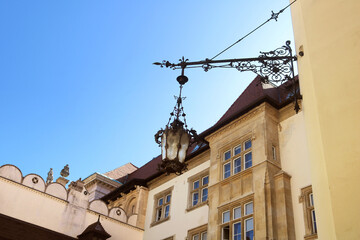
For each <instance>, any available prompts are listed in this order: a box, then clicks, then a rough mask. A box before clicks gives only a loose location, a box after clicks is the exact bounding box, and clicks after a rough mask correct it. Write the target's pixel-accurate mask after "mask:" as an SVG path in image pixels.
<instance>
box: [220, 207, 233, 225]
mask: <svg viewBox="0 0 360 240" xmlns="http://www.w3.org/2000/svg"><path fill="white" fill-rule="evenodd" d="M227 212H228V213H229V221H227V222H224V213H227ZM230 221H231V213H230V210H226V211H223V212H222V224H225V223H228V222H230Z"/></svg>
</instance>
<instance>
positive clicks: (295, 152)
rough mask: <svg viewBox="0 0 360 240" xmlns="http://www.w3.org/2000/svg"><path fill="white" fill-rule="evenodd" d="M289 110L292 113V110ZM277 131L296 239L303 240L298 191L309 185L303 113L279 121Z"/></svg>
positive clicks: (303, 232) (308, 161)
mask: <svg viewBox="0 0 360 240" xmlns="http://www.w3.org/2000/svg"><path fill="white" fill-rule="evenodd" d="M290 110H291V111H292V112H293V110H292V109H290ZM278 129H279V149H280V158H281V166H282V169H283V170H284V171H285V172H287V173H288V174H289V175H290V176H291V190H292V191H291V195H292V196H291V197H292V204H293V211H294V222H295V234H296V239H303V238H304V236H305V226H304V215H303V206H302V204H301V203H300V202H299V196H300V194H301V192H300V189H301V188H303V187H307V186H309V185H311V172H310V160H309V153H308V148H307V140H306V132H305V122H304V114H303V112H302V111H300V112H299V113H298V114H296V115H295V114H294V115H293V116H291V117H289V118H287V119H286V120H284V121H281V122H280V124H279V128H278Z"/></svg>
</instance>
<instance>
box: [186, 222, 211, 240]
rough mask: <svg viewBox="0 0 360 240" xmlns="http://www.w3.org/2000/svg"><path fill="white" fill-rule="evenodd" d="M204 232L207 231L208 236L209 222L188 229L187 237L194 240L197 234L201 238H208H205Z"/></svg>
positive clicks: (200, 239)
mask: <svg viewBox="0 0 360 240" xmlns="http://www.w3.org/2000/svg"><path fill="white" fill-rule="evenodd" d="M204 233H206V238H207V224H204V225H201V226H199V227H196V228H193V229H190V230H188V234H187V239H190V240H193V239H194V237H195V236H196V235H197V236H199V240H206V239H204Z"/></svg>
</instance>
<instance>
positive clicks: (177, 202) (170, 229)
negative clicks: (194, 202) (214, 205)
mask: <svg viewBox="0 0 360 240" xmlns="http://www.w3.org/2000/svg"><path fill="white" fill-rule="evenodd" d="M209 166H210V162H209V160H207V161H205V162H203V163H202V164H200V165H198V166H196V167H194V168H191V169H190V170H188V171H186V172H185V173H183V174H182V175H180V176H177V177H173V176H172V177H171V176H170V177H171V179H170V180H168V181H164V183H163V184H161V185H160V186H156V187H155V188H153V189H151V186H150V191H149V197H148V203H147V209H146V219H145V233H144V240H154V239H165V238H167V237H170V236H174V235H175V236H176V238H175V239H185V237H186V236H187V233H188V230H190V229H192V228H195V227H198V226H201V225H204V224H207V221H208V209H209V208H208V206H207V205H203V206H200V207H198V208H196V209H194V210H192V211H186V209H187V204H188V191H189V184H188V179H189V178H191V177H192V176H194V175H195V174H197V173H199V172H202V171H204V170H206V169H207V168H209ZM154 184H156V183H154ZM171 187H173V190H172V194H171V206H170V219H169V220H168V221H165V222H162V223H160V224H157V225H155V226H152V227H150V224H151V223H152V222H153V211H154V204H155V203H154V202H155V199H154V196H155V195H156V194H157V193H160V192H162V191H164V190H166V189H168V188H171Z"/></svg>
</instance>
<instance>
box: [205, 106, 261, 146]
mask: <svg viewBox="0 0 360 240" xmlns="http://www.w3.org/2000/svg"><path fill="white" fill-rule="evenodd" d="M264 110H265V103H262V104H261V105H260V106H258V107H255V108H254V109H252V110H251V111H250V112H248V113H246V114H244V115H242V116H241V117H239V118H237V119H235V120H234V121H232V122H230V123H229V124H227V125H225V126H223V127H222V128H220V129H219V130H217V131H215V132H214V133H212V134H210V135H209V136H207V137H205V139H206V140H207V141H208V142H210V143H211V142H212V141H213V140H214V139H215V138H217V137H218V136H219V135H223V134H224V133H225V132H228V131H231V130H232V129H233V128H235V127H237V126H238V125H240V124H242V123H243V122H245V121H247V120H249V119H251V118H253V117H254V116H256V115H257V114H259V113H260V112H263V111H264Z"/></svg>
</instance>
